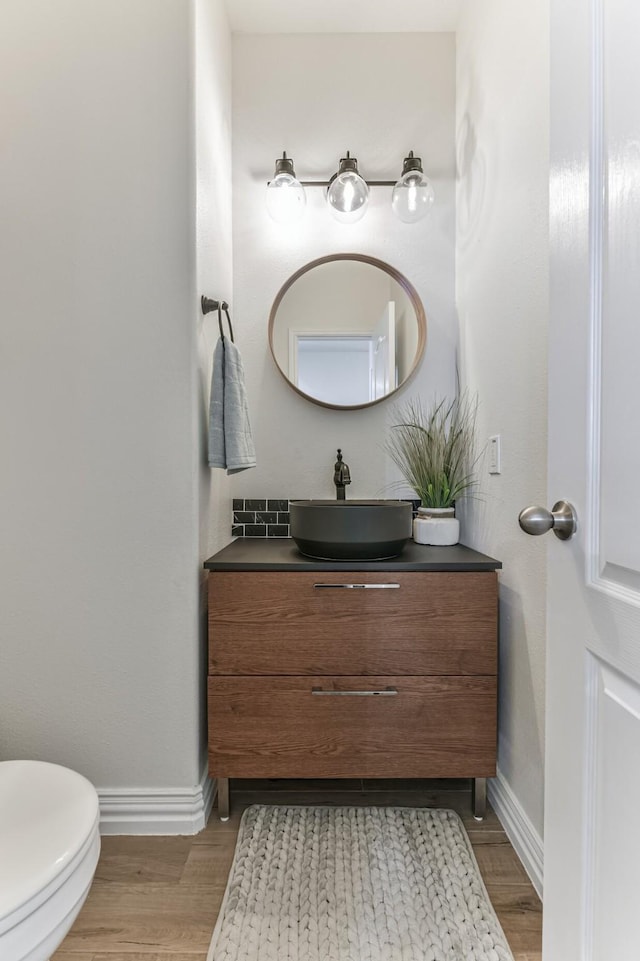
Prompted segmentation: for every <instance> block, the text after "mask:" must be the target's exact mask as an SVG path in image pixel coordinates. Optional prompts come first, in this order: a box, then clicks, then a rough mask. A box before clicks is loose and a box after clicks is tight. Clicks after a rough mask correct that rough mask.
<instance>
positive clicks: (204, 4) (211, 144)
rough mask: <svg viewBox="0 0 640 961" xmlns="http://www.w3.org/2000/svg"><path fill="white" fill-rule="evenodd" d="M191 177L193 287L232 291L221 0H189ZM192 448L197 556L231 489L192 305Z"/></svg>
mask: <svg viewBox="0 0 640 961" xmlns="http://www.w3.org/2000/svg"><path fill="white" fill-rule="evenodd" d="M193 29H194V35H193V42H194V52H195V61H194V67H195V89H194V106H195V145H196V157H195V160H196V181H195V197H193V198H192V203H193V204H194V205H195V211H196V221H195V228H196V254H197V262H196V266H197V292H198V295H201V294H204V295H205V296H207V297H211V298H213V299H214V300H226V301H229V300H230V299H231V295H232V284H233V276H232V242H231V234H232V227H231V189H230V185H231V32H230V30H229V24H228V20H227V16H226V12H225V7H224V0H195V2H194V22H193ZM195 316H196V318H197V319H196V322H195V326H196V331H195V333H196V336H195V339H194V345H195V359H194V362H195V366H196V368H197V371H198V377H197V383H196V391H195V395H194V402H195V414H194V424H195V428H196V431H195V436H194V455H195V457H196V466H197V468H198V500H197V502H194V507H195V508H197V509H198V518H199V553H198V556H199V558H200V561H202V560H204V559H205V558H207V557H210V556H211V555H212V554H214V553H215V552H216V551H218V550H220V548H222V547H224V546H225V544H227V543H228V542H229V541H230V540H231V527H230V523H229V518H230V516H231V490H230V482H229V478H228V477H227V475H226V472H225V471H221V470H211V468H210V467H209V465H208V461H207V444H208V425H209V391H210V388H211V365H212V359H213V351H214V348H215V344H216V341H217V339H218V321H217V314H216V313H215V312H214V313H209V314H206V315H204V316H203V315H202V313H201V311H200V310H199V309H198V308H196V313H195ZM197 576H198V577H199V579H200V632H199V634H200V661H199V689H198V691H199V702H200V738H199V745H200V756H201V763H202V765H204V764H205V763H206V753H207V732H206V678H207V673H208V670H207V618H206V614H207V597H206V587H207V578H206V572H205V571H204V568H203V567H202V566H201V565H200V567H199V571H198V573H197Z"/></svg>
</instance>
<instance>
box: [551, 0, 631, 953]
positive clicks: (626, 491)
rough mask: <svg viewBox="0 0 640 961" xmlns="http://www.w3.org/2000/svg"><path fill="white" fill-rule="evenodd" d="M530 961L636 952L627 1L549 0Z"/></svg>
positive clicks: (629, 71) (628, 22) (629, 5)
mask: <svg viewBox="0 0 640 961" xmlns="http://www.w3.org/2000/svg"><path fill="white" fill-rule="evenodd" d="M551 114H552V122H551V127H552V129H551V198H550V210H551V325H550V384H549V431H550V441H549V473H548V476H549V492H550V497H551V498H552V499H554V500H555V499H559V498H566V499H567V500H569V501H571V502H573V504H574V505H575V507H576V511H577V515H578V524H579V527H578V532H577V534H576V535H575V536H574V537H573V538H572V539H571V540H567V541H564V542H563V541H561V540H558V539H556V538H555V537H554V536H553V534H547V535H546V536H547V538H548V542H549V544H548V548H549V577H548V655H547V748H546V783H547V792H546V799H545V839H544V868H545V871H544V874H545V877H544V949H543V958H544V961H638V959H639V958H640V5H639V4H638V3H634V2H631V0H552V3H551Z"/></svg>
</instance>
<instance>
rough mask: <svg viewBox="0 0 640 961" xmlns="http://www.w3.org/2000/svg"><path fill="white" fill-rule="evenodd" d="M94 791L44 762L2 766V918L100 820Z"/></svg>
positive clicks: (58, 867) (49, 876) (56, 869)
mask: <svg viewBox="0 0 640 961" xmlns="http://www.w3.org/2000/svg"><path fill="white" fill-rule="evenodd" d="M98 810H99V807H98V795H97V793H96V790H95V788H94V787H93V785H92V784H91V783H90V782H89V781H87V779H86V778H84V777H82V775H81V774H77V773H76V772H75V771H70V770H69V769H68V768H65V767H60V766H59V765H58V764H47V763H45V762H44V761H1V762H0V918H3V917H6V916H7V915H8V914H9V913H10V912H11V911H14V910H15V909H16V908H17V907H19V906H20V905H22V904H24V903H25V902H27V901H28V900H30V899H31V898H32V897H33V896H34V895H35V894H36V893H37V892H38V891H40V890H41V889H42V888H43V887H44V886H45V885H46V884H49V883H50V882H51V881H52V880H53V879H54V878H55V877H56V876H57V875H58V874H60V872H61V871H63V870H64V868H65V867H66V866H67V864H68V863H69V862H70V861H71V860H72V859H73V857H74V856H75V855H76V854H77V853H78V851H79V850H80V848H81V847H82V845H83V844H84V843H85V841H86V840H87V838H88V837H89V835H90V834H91V832H92V831H93V830H94V829H95V827H96V821H97V817H98Z"/></svg>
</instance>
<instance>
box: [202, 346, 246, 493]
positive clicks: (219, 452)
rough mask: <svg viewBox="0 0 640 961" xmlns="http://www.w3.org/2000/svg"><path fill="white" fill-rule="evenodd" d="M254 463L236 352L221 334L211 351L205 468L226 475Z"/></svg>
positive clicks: (238, 354)
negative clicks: (207, 441)
mask: <svg viewBox="0 0 640 961" xmlns="http://www.w3.org/2000/svg"><path fill="white" fill-rule="evenodd" d="M255 466H256V452H255V448H254V445H253V436H252V434H251V424H250V423H249V407H248V405H247V392H246V389H245V384H244V368H243V366H242V358H241V357H240V351H239V350H238V348H237V347H236V345H235V344H234V343H233V342H232V341H231V340H229V338H228V337H225V339H224V342H223V340H222V338H221V339H220V340H219V341H218V343H217V344H216V349H215V351H214V352H213V372H212V375H211V398H210V401H209V467H223V468H224V467H226V469H227V474H237V473H238V471H241V470H246V469H247V468H248V467H255Z"/></svg>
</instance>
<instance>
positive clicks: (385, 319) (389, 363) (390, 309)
mask: <svg viewBox="0 0 640 961" xmlns="http://www.w3.org/2000/svg"><path fill="white" fill-rule="evenodd" d="M372 339H373V400H377V399H378V398H379V397H386V395H387V394H388V393H390V392H391V391H392V390H395V388H396V305H395V301H393V300H390V301H389V303H388V304H387V305H386V307H385V309H384V310H383V311H382V314H381V315H380V319H379V320H378V323H377V324H376V325H375V327H374V328H373V333H372Z"/></svg>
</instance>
